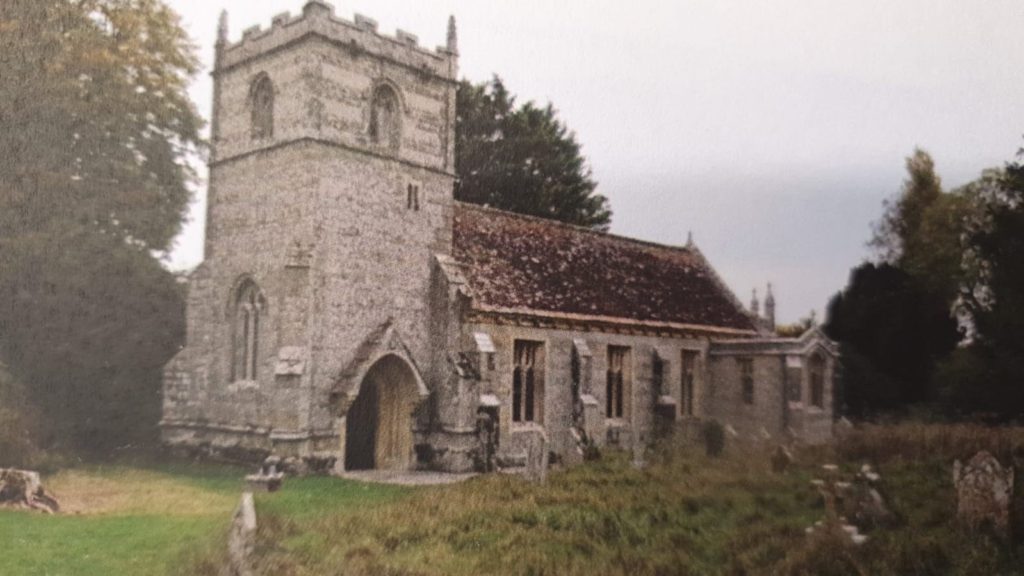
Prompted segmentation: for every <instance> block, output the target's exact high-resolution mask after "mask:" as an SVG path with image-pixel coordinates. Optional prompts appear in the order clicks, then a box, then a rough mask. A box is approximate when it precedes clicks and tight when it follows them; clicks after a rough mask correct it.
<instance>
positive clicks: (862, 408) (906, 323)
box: [824, 263, 961, 416]
mask: <svg viewBox="0 0 1024 576" xmlns="http://www.w3.org/2000/svg"><path fill="white" fill-rule="evenodd" d="M824 328H825V332H826V333H827V334H828V335H829V337H831V338H834V339H835V340H837V341H839V342H840V346H841V352H842V358H843V368H844V370H843V389H844V396H845V397H844V399H843V401H844V403H845V404H846V408H847V410H848V411H849V412H850V413H851V414H853V415H856V416H871V415H874V414H877V413H879V412H892V411H898V410H901V409H903V408H905V407H906V406H908V405H910V404H915V403H922V402H929V401H933V400H935V398H936V392H935V390H934V388H933V385H932V372H933V370H934V368H935V365H936V362H938V361H939V360H940V359H941V358H943V357H945V356H946V355H948V354H949V353H950V352H951V351H952V350H953V349H954V348H955V347H956V344H957V342H958V341H959V340H960V337H961V334H960V330H959V328H958V326H957V322H956V320H955V319H953V318H951V317H950V315H949V308H948V306H947V305H946V302H945V301H944V300H943V299H942V298H940V297H938V296H937V295H936V294H935V293H934V292H931V291H929V290H927V289H925V288H923V287H922V285H921V284H920V283H919V282H917V281H916V279H914V278H913V277H912V276H911V275H909V274H908V273H906V272H905V271H903V270H901V269H899V268H897V267H895V266H892V265H890V264H879V265H876V264H872V263H866V264H862V265H861V266H859V267H857V268H855V269H854V270H853V271H852V272H851V274H850V282H849V284H848V285H847V287H846V289H845V290H843V292H841V293H840V294H837V295H836V296H835V297H834V298H833V299H832V300H831V302H830V303H829V306H828V313H827V320H826V324H825V327H824Z"/></svg>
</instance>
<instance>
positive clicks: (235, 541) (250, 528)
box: [228, 492, 256, 576]
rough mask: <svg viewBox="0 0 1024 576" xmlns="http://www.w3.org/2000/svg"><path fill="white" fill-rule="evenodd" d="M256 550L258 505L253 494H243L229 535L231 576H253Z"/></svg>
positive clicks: (229, 570) (229, 572) (229, 569)
mask: <svg viewBox="0 0 1024 576" xmlns="http://www.w3.org/2000/svg"><path fill="white" fill-rule="evenodd" d="M255 549H256V505H255V504H254V502H253V498H252V492H245V493H243V494H242V501H241V502H240V503H239V504H238V509H237V510H235V516H234V518H233V519H232V520H231V532H230V533H229V534H228V574H229V576H253V574H255V572H254V570H253V558H252V556H253V552H254V551H255Z"/></svg>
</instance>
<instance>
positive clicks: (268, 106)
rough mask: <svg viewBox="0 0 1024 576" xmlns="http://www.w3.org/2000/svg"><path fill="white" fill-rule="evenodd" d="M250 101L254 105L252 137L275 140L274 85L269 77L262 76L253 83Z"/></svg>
mask: <svg viewBox="0 0 1024 576" xmlns="http://www.w3.org/2000/svg"><path fill="white" fill-rule="evenodd" d="M249 100H250V104H251V105H252V137H253V138H254V139H263V138H273V136H274V85H273V83H272V82H271V81H270V77H269V76H267V75H266V74H261V75H260V76H259V77H258V78H256V80H254V81H253V83H252V88H251V90H250V93H249Z"/></svg>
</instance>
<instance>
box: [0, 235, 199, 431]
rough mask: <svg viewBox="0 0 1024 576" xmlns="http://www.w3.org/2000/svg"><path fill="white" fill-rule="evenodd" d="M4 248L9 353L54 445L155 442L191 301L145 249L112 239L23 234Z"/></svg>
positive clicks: (3, 327)
mask: <svg viewBox="0 0 1024 576" xmlns="http://www.w3.org/2000/svg"><path fill="white" fill-rule="evenodd" d="M8 246H10V247H11V249H10V250H7V251H4V252H2V253H0V269H2V270H4V274H5V277H8V278H15V279H17V282H15V283H10V282H8V283H5V284H4V285H2V286H0V288H2V290H0V334H3V340H2V341H0V345H2V349H0V350H2V354H3V356H4V357H5V358H6V359H7V360H8V361H9V362H10V365H11V370H12V372H13V373H14V374H15V375H16V376H17V377H18V378H19V379H20V380H21V381H23V382H26V383H30V384H29V385H28V398H29V399H30V400H31V401H32V403H33V404H34V405H35V406H37V407H38V408H39V412H40V413H41V414H43V415H45V418H46V422H47V426H46V428H47V429H48V430H47V431H48V432H49V436H48V438H46V440H48V441H47V442H45V443H46V444H47V445H52V444H54V443H58V444H61V445H64V446H68V447H70V448H75V449H78V450H82V449H87V450H92V451H99V450H107V449H110V448H113V447H121V446H124V445H126V444H131V443H136V442H140V441H142V442H145V441H151V440H155V432H156V423H157V421H158V420H159V414H160V375H161V368H162V366H163V365H164V364H165V363H166V362H167V360H169V359H170V357H171V356H172V355H173V354H174V353H175V351H176V350H177V348H178V346H179V345H180V342H181V341H182V339H183V335H184V298H183V293H182V287H181V286H179V285H178V284H177V283H176V281H175V278H174V276H173V275H172V274H171V273H170V272H168V271H167V270H165V269H164V268H163V267H162V266H160V263H159V262H157V261H156V260H155V259H153V258H152V257H151V256H150V255H149V254H148V253H147V252H145V251H142V250H138V249H136V248H133V247H129V246H125V245H124V242H123V241H122V240H120V239H118V238H116V237H113V236H100V235H96V234H89V233H86V232H79V233H77V234H61V233H59V232H56V231H54V232H51V233H43V234H39V235H37V236H33V237H20V238H18V239H17V240H16V241H14V242H11V243H9V244H8Z"/></svg>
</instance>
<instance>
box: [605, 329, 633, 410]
mask: <svg viewBox="0 0 1024 576" xmlns="http://www.w3.org/2000/svg"><path fill="white" fill-rule="evenodd" d="M629 396H630V378H629V348H627V347H625V346H609V347H608V379H607V382H606V386H605V416H606V417H608V418H623V417H625V415H626V414H627V413H628V410H627V409H626V405H627V403H628V402H629Z"/></svg>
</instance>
